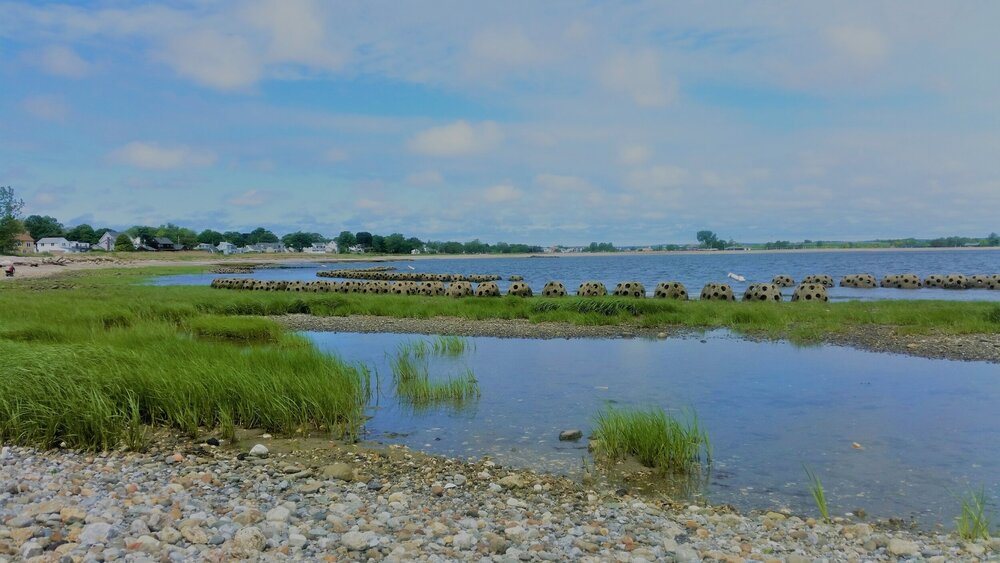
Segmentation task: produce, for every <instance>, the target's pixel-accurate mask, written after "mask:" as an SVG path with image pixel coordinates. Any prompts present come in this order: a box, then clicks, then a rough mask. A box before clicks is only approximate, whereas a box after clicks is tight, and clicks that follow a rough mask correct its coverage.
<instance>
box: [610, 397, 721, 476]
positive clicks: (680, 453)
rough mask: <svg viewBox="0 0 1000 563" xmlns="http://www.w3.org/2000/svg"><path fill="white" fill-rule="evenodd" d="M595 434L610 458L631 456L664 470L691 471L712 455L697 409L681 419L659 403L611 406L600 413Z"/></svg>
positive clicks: (647, 464)
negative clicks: (684, 419)
mask: <svg viewBox="0 0 1000 563" xmlns="http://www.w3.org/2000/svg"><path fill="white" fill-rule="evenodd" d="M594 437H595V439H596V440H597V441H598V444H599V450H600V452H601V453H602V454H604V455H606V456H607V457H608V458H609V459H611V460H620V459H624V458H626V457H629V456H632V457H635V458H636V459H637V460H638V461H639V462H640V463H642V464H643V465H645V466H647V467H653V468H657V469H659V470H660V471H662V472H664V473H688V472H691V471H693V470H695V469H696V468H698V467H699V466H700V464H701V462H702V456H703V455H704V458H705V459H706V460H710V459H711V447H710V443H709V440H708V434H707V433H706V432H705V431H704V430H703V429H702V428H701V427H700V426H699V424H698V419H697V417H696V416H695V415H694V413H691V414H690V416H689V417H688V418H687V420H686V421H680V420H677V419H676V418H674V417H673V416H671V415H669V414H667V412H666V411H664V410H663V409H662V408H659V407H655V408H649V409H634V408H633V409H616V408H613V407H608V408H607V409H606V410H605V411H604V412H601V413H600V414H598V415H597V421H596V429H595V431H594Z"/></svg>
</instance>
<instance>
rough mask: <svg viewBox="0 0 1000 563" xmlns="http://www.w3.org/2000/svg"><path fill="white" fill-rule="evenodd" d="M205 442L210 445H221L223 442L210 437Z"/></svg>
mask: <svg viewBox="0 0 1000 563" xmlns="http://www.w3.org/2000/svg"><path fill="white" fill-rule="evenodd" d="M205 443H206V444H208V445H209V446H219V445H221V444H222V442H220V441H219V439H218V438H209V439H208V440H205Z"/></svg>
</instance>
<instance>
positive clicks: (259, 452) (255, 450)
mask: <svg viewBox="0 0 1000 563" xmlns="http://www.w3.org/2000/svg"><path fill="white" fill-rule="evenodd" d="M250 455H252V456H254V457H267V447H266V446H264V444H257V445H255V446H254V447H252V448H250Z"/></svg>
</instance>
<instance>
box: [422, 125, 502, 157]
mask: <svg viewBox="0 0 1000 563" xmlns="http://www.w3.org/2000/svg"><path fill="white" fill-rule="evenodd" d="M502 140H503V132H502V131H501V129H500V126H499V125H497V124H496V123H495V122H493V121H484V122H482V123H479V124H473V123H469V122H468V121H456V122H454V123H451V124H449V125H442V126H439V127H431V128H430V129H425V130H424V131H421V132H419V133H417V134H416V135H415V136H414V137H413V138H412V139H410V142H409V143H408V147H409V149H410V150H411V151H413V152H415V153H418V154H424V155H428V156H462V155H468V154H476V153H481V152H485V151H488V150H490V149H492V148H494V147H496V146H497V145H499V144H500V142H501V141H502Z"/></svg>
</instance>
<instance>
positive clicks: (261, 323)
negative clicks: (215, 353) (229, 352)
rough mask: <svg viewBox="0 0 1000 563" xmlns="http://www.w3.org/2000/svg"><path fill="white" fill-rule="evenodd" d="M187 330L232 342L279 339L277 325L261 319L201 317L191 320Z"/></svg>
mask: <svg viewBox="0 0 1000 563" xmlns="http://www.w3.org/2000/svg"><path fill="white" fill-rule="evenodd" d="M187 326H188V328H189V329H190V330H191V332H193V333H194V334H195V335H196V336H199V337H201V338H209V339H214V340H228V341H232V342H243V343H249V342H277V341H278V339H280V338H281V327H280V326H278V323H276V322H274V321H272V320H269V319H265V318H261V317H223V316H217V315H202V316H199V317H196V318H193V319H191V320H190V321H189V322H188V325H187Z"/></svg>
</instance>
